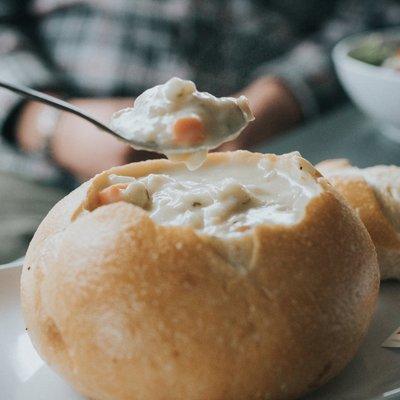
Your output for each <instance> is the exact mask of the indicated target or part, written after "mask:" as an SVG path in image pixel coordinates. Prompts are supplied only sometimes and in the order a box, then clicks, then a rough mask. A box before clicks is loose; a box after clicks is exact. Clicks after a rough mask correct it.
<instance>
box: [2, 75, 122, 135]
mask: <svg viewBox="0 0 400 400" xmlns="http://www.w3.org/2000/svg"><path fill="white" fill-rule="evenodd" d="M0 87H3V88H5V89H8V90H11V91H12V92H14V93H17V94H20V95H22V96H24V97H28V98H30V99H32V100H35V101H39V102H40V103H44V104H47V105H49V106H51V107H54V108H58V109H59V110H62V111H67V112H69V113H71V114H75V115H77V116H78V117H81V118H83V119H85V120H86V121H88V122H90V123H92V124H93V125H95V126H96V127H97V128H99V129H101V130H102V131H106V132H108V133H110V134H111V135H113V136H115V137H117V138H118V139H120V140H121V139H123V138H121V137H120V136H119V135H117V134H116V133H115V132H114V131H113V130H112V129H110V128H109V127H108V126H107V125H105V124H103V123H101V122H100V121H99V120H97V119H96V118H95V117H92V116H91V115H89V114H87V113H85V112H84V111H82V110H81V109H79V108H78V107H75V106H74V105H72V104H70V103H67V102H66V101H63V100H60V99H57V98H56V97H53V96H50V95H48V94H46V93H42V92H39V91H37V90H34V89H30V88H28V87H26V86H23V85H18V84H16V83H9V82H4V81H3V80H1V79H0Z"/></svg>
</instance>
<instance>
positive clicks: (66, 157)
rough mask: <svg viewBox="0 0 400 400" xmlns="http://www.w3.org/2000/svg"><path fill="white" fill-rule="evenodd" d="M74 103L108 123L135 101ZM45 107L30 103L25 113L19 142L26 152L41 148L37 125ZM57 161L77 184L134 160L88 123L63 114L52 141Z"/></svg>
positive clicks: (129, 151)
mask: <svg viewBox="0 0 400 400" xmlns="http://www.w3.org/2000/svg"><path fill="white" fill-rule="evenodd" d="M69 101H70V102H71V103H73V104H75V105H76V106H78V107H80V108H82V109H84V110H85V111H87V112H89V113H91V114H92V115H94V116H96V117H98V118H99V119H101V120H103V122H106V123H108V122H109V120H110V117H111V115H112V114H113V113H114V112H115V111H118V110H120V109H122V108H125V107H128V106H131V105H132V102H133V100H132V99H125V98H105V99H76V100H74V99H71V100H69ZM44 107H46V106H44V105H42V104H39V103H33V102H31V103H28V104H27V105H26V106H25V107H24V108H23V110H22V112H21V114H20V117H19V120H18V123H17V126H16V131H17V138H18V142H19V144H20V146H21V148H22V149H23V150H25V151H27V152H32V151H36V150H37V149H38V148H40V147H41V146H42V140H43V138H42V132H40V129H38V124H37V123H35V122H36V121H38V119H39V118H40V117H41V113H43V112H44ZM50 144H51V149H50V150H51V153H52V158H53V159H54V161H55V162H56V163H57V164H58V165H59V166H61V167H62V168H64V169H66V170H68V171H69V172H70V173H72V174H73V175H74V176H75V177H76V178H77V179H78V180H85V179H88V178H90V177H92V176H93V175H95V174H96V173H98V172H101V171H103V170H104V169H107V168H110V167H112V166H116V165H121V164H124V163H126V162H128V161H129V160H130V158H132V154H133V150H132V149H131V147H130V146H128V145H126V144H125V143H123V142H121V141H118V140H117V139H115V138H113V137H112V136H110V135H109V134H107V133H104V132H101V131H100V130H99V129H98V128H96V127H95V126H93V125H92V124H90V123H89V122H86V121H85V120H83V119H81V118H79V117H76V116H74V115H71V114H68V113H60V114H59V116H58V119H57V121H55V126H54V132H53V133H52V134H51V138H50Z"/></svg>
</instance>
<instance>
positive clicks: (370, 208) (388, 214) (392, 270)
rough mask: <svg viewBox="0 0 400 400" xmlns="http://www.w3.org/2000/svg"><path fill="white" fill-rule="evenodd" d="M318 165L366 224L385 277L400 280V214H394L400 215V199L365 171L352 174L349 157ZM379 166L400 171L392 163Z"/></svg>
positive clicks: (381, 271)
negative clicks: (371, 181)
mask: <svg viewBox="0 0 400 400" xmlns="http://www.w3.org/2000/svg"><path fill="white" fill-rule="evenodd" d="M316 168H318V169H319V170H320V171H321V172H322V173H323V174H324V175H326V177H327V178H328V179H329V181H330V182H331V183H332V184H333V186H334V187H335V189H337V190H338V191H339V192H340V193H341V194H342V195H343V196H344V198H345V199H346V200H347V201H348V202H349V204H350V205H351V207H353V208H354V210H355V211H356V212H357V214H358V215H359V216H360V218H361V220H362V221H363V223H364V224H365V226H366V228H367V230H368V232H369V234H370V235H371V238H372V241H373V242H374V244H375V247H376V251H377V254H378V263H379V267H380V275H381V279H382V280H385V279H399V280H400V235H399V233H398V231H397V230H396V225H398V224H397V221H396V218H393V215H396V214H397V215H399V216H400V208H399V205H398V202H395V201H394V200H393V199H392V198H391V197H390V195H391V194H390V193H387V192H385V191H384V190H380V188H378V187H375V188H373V187H372V186H371V185H370V184H369V183H368V182H367V181H366V180H365V179H364V177H363V176H362V175H361V174H360V175H357V173H356V172H355V173H354V174H348V173H347V171H348V170H349V169H350V168H353V167H352V166H351V165H350V164H349V162H348V161H347V160H326V161H323V162H321V163H319V164H318V165H317V166H316ZM375 168H376V167H375ZM378 168H381V169H382V168H385V169H386V171H387V174H390V173H392V174H393V173H396V175H397V176H399V175H400V169H398V168H396V171H393V168H394V167H389V166H388V167H385V166H379V167H378ZM383 197H384V201H382V200H383V199H382V198H383Z"/></svg>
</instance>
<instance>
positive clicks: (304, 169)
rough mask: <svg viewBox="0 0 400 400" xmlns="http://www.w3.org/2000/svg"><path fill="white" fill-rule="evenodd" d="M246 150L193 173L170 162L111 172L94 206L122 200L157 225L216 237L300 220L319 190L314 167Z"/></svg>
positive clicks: (294, 155) (286, 157)
mask: <svg viewBox="0 0 400 400" xmlns="http://www.w3.org/2000/svg"><path fill="white" fill-rule="evenodd" d="M234 154H236V156H234ZM237 154H239V155H242V156H243V157H242V158H241V157H240V156H237ZM249 154H251V153H248V152H236V153H231V157H230V159H229V161H226V162H221V163H217V164H214V163H205V164H204V165H203V166H201V167H200V168H199V169H197V170H196V172H190V171H188V170H187V169H186V168H184V167H177V164H171V165H172V166H175V168H173V167H168V168H165V170H163V171H162V172H158V173H153V174H149V175H146V176H141V177H136V178H134V177H130V176H122V175H116V174H110V175H109V176H108V184H109V186H107V187H106V188H104V189H102V190H101V191H100V192H99V193H98V205H104V204H109V203H113V202H117V201H126V202H129V203H132V204H134V205H136V206H138V207H141V208H143V209H144V210H146V211H147V212H148V213H149V215H150V217H151V218H152V219H153V220H154V221H155V222H157V223H158V224H160V225H179V226H189V227H192V228H194V229H196V230H198V231H200V232H202V233H204V234H208V235H216V236H225V235H241V234H244V233H246V232H248V231H249V230H251V229H252V228H253V227H254V226H256V225H260V224H263V223H265V224H284V225H289V224H295V223H297V222H299V221H300V220H301V219H302V218H303V216H304V213H305V209H306V207H307V204H308V203H309V201H310V200H311V199H312V198H313V197H315V196H317V195H318V194H319V193H320V192H321V190H322V189H321V187H320V185H319V183H318V182H317V180H316V178H315V176H314V175H313V172H312V171H311V172H310V168H312V167H310V166H309V164H307V163H306V162H305V161H304V160H303V159H301V158H300V157H299V155H298V154H297V153H290V154H287V155H284V156H279V157H267V156H265V157H262V158H258V157H250V156H249V157H247V158H246V155H249ZM235 157H236V160H235ZM241 161H242V162H241Z"/></svg>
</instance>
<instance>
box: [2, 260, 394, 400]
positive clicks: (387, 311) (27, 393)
mask: <svg viewBox="0 0 400 400" xmlns="http://www.w3.org/2000/svg"><path fill="white" fill-rule="evenodd" d="M20 273H21V268H6V269H0V399H1V400H28V399H29V400H53V399H54V400H83V398H82V397H81V396H80V395H78V394H76V393H75V392H74V391H73V390H72V389H71V388H70V387H69V386H68V385H67V384H66V383H65V382H64V381H63V380H62V379H61V378H59V377H58V376H57V375H56V374H55V373H54V372H52V371H51V370H50V369H49V368H48V367H47V366H46V365H45V364H44V362H43V361H42V360H41V359H40V357H39V356H38V355H37V353H36V352H35V350H34V349H33V347H32V345H31V342H30V340H29V337H28V335H27V334H26V332H25V327H24V323H23V321H22V318H21V313H20V306H19V277H20ZM398 326H400V284H398V283H394V282H389V283H384V284H383V285H382V288H381V294H380V299H379V306H378V310H377V313H376V314H375V318H374V321H373V323H372V326H371V328H370V330H369V332H368V335H367V337H366V338H365V340H364V343H363V344H362V346H361V348H360V350H359V351H358V353H357V356H356V357H355V359H354V360H353V361H352V362H351V363H350V365H348V367H347V368H346V369H345V370H344V371H343V372H342V373H341V374H340V375H339V376H338V377H337V378H335V379H334V380H333V381H331V382H330V383H328V384H327V385H325V386H324V387H323V388H321V389H319V390H318V391H316V392H314V393H313V394H312V395H311V396H308V397H307V400H353V399H354V400H355V399H357V400H359V399H363V400H367V399H374V400H377V399H385V400H389V399H390V400H394V399H396V400H397V399H400V349H387V348H382V347H381V344H382V342H383V341H384V340H385V339H386V338H387V337H388V336H389V335H390V334H391V333H392V332H393V331H394V330H395V329H396V328H397V327H398ZM303 400H306V399H303Z"/></svg>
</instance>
